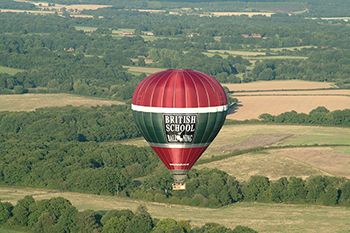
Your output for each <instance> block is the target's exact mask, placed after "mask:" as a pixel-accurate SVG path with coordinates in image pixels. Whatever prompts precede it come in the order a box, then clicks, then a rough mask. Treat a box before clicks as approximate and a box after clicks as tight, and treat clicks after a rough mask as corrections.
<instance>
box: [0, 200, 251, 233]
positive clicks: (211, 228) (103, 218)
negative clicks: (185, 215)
mask: <svg viewBox="0 0 350 233" xmlns="http://www.w3.org/2000/svg"><path fill="white" fill-rule="evenodd" d="M1 225H5V226H7V227H9V228H11V227H21V229H28V230H31V231H32V232H33V233H58V232H65V233H141V232H142V233H167V232H172V233H215V232H220V233H257V232H256V231H255V230H253V229H251V228H248V227H244V226H237V227H236V228H235V229H233V230H232V229H229V228H226V227H224V226H221V225H219V224H215V223H207V224H205V225H204V226H202V227H191V225H190V222H189V221H175V220H173V219H161V220H159V219H155V218H152V217H151V215H150V214H149V213H148V212H147V210H146V208H145V207H143V206H139V207H138V209H137V210H136V212H135V213H133V212H132V211H130V210H110V211H91V210H86V211H78V210H77V209H76V208H75V207H74V206H72V204H71V203H70V202H69V201H68V200H66V199H63V198H60V197H58V198H52V199H50V200H40V201H35V200H34V199H33V198H32V197H30V196H26V197H24V198H23V199H21V200H19V201H18V202H17V204H16V205H15V206H13V205H12V204H11V203H9V202H3V203H0V226H1Z"/></svg>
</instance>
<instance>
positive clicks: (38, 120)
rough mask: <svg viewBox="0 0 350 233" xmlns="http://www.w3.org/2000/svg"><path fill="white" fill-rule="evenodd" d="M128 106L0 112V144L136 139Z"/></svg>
mask: <svg viewBox="0 0 350 233" xmlns="http://www.w3.org/2000/svg"><path fill="white" fill-rule="evenodd" d="M132 119H133V118H132V113H131V110H130V107H129V106H111V107H109V106H108V107H107V106H105V107H91V108H88V107H79V108H78V107H64V108H43V109H39V110H36V111H34V112H19V113H15V112H1V113H0V135H2V137H1V139H0V141H7V140H12V139H16V140H17V139H18V140H23V141H27V142H30V141H32V142H36V141H40V142H50V141H63V142H64V141H79V142H85V141H94V142H104V141H117V140H123V139H128V138H134V137H138V136H140V132H139V130H138V129H137V127H136V124H135V123H134V121H133V120H132Z"/></svg>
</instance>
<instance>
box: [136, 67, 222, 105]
mask: <svg viewBox="0 0 350 233" xmlns="http://www.w3.org/2000/svg"><path fill="white" fill-rule="evenodd" d="M132 104H134V105H141V106H151V107H163V108H197V107H213V106H222V105H227V98H226V94H225V92H224V90H223V88H222V86H221V84H220V83H219V82H218V81H217V80H216V79H214V78H213V77H211V76H209V75H207V74H204V73H201V72H198V71H194V70H173V69H170V70H166V71H162V72H159V73H156V74H153V75H150V76H148V77H147V78H145V79H144V80H142V81H141V83H140V84H139V85H138V87H137V88H136V91H135V93H134V96H133V98H132Z"/></svg>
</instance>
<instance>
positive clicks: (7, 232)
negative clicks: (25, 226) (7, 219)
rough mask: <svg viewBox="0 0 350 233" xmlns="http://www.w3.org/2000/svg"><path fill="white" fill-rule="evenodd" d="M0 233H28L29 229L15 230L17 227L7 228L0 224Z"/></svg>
mask: <svg viewBox="0 0 350 233" xmlns="http://www.w3.org/2000/svg"><path fill="white" fill-rule="evenodd" d="M0 233H29V231H26V230H17V229H12V228H7V227H6V226H0Z"/></svg>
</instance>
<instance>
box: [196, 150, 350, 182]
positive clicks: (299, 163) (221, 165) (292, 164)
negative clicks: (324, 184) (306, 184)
mask: <svg viewBox="0 0 350 233" xmlns="http://www.w3.org/2000/svg"><path fill="white" fill-rule="evenodd" d="M196 167H197V168H211V169H213V168H217V169H220V170H223V171H225V172H227V173H229V174H230V175H233V176H235V177H236V178H237V179H239V180H248V179H249V178H250V177H251V176H254V175H260V176H267V177H269V178H270V179H278V178H280V177H289V176H297V177H302V178H306V177H309V176H312V175H328V176H341V177H347V178H350V154H347V153H344V152H342V151H339V150H337V149H336V148H332V147H308V148H288V149H277V150H266V151H260V152H256V153H247V154H243V155H240V156H236V157H231V158H228V159H224V160H220V161H215V162H211V163H207V164H201V165H198V166H196Z"/></svg>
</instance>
